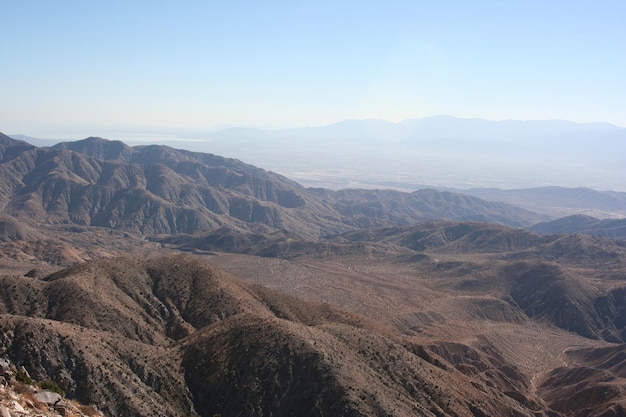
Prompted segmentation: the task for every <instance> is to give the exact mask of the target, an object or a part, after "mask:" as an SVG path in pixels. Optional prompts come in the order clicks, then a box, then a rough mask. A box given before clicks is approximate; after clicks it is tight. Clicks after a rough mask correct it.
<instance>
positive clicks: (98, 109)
mask: <svg viewBox="0 0 626 417" xmlns="http://www.w3.org/2000/svg"><path fill="white" fill-rule="evenodd" d="M625 21H626V1H624V0H615V1H610V0H607V1H603V0H598V1H593V0H588V1H577V0H563V1H559V0H542V1H534V0H526V1H513V0H498V1H486V0H485V1H483V0H475V1H453V0H440V1H439V0H438V1H435V0H432V1H417V0H415V1H393V0H390V1H367V0H361V1H341V0H335V1H324V0H317V1H297V0H292V1H271V0H267V1H235V0H231V1H184V0H182V1H142V0H133V1H126V0H125V1H115V0H107V1H86V0H80V1H70V0H67V1H63V0H56V1H49V0H44V1H33V0H0V22H1V23H0V56H1V57H2V63H1V64H0V131H2V132H4V133H8V134H15V133H22V134H30V135H33V136H36V135H39V136H40V137H42V136H45V135H54V134H62V132H65V133H68V132H70V131H77V130H81V129H83V130H90V131H92V132H91V134H94V135H98V134H99V131H100V130H107V129H108V130H110V129H134V130H137V131H140V130H143V131H153V132H159V131H162V132H168V131H176V130H203V129H215V128H219V127H227V126H248V127H249V126H255V127H262V128H287V127H303V126H318V125H325V124H330V123H333V122H338V121H341V120H345V119H368V118H373V119H386V120H391V121H400V120H404V119H410V118H422V117H427V116H433V115H441V114H446V115H453V116H457V117H480V118H486V119H490V120H503V119H522V120H529V119H565V120H572V121H579V122H590V121H603V122H609V123H613V124H616V125H619V126H626V43H625V42H624V40H625V39H626V24H624V22H625Z"/></svg>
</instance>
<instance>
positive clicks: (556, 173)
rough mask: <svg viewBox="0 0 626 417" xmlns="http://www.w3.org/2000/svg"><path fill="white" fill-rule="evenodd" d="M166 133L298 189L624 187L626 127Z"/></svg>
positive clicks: (359, 126)
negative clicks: (274, 174)
mask: <svg viewBox="0 0 626 417" xmlns="http://www.w3.org/2000/svg"><path fill="white" fill-rule="evenodd" d="M156 133H163V132H156ZM167 133H168V134H169V136H164V135H162V134H161V135H156V134H155V135H154V136H153V138H152V139H151V140H152V143H159V144H162V145H168V146H172V147H176V148H184V149H189V150H193V151H199V152H209V153H213V154H219V155H224V156H229V157H236V158H238V159H241V160H244V161H246V162H247V163H251V164H254V165H256V166H261V167H263V168H265V169H269V170H272V171H274V172H278V173H281V174H283V175H285V176H287V177H289V178H291V179H293V180H296V181H298V182H299V183H301V184H303V185H305V186H313V187H324V188H332V189H342V188H377V189H378V188H394V189H400V190H403V191H414V190H416V189H418V188H424V185H425V184H426V185H429V186H431V187H433V186H437V187H455V188H463V189H468V188H485V187H494V188H501V189H519V188H536V187H543V186H565V187H581V186H582V187H587V188H592V189H600V190H618V191H626V157H625V156H624V155H626V128H623V127H619V126H615V125H611V124H607V123H575V122H569V121H560V120H544V121H522V120H503V121H490V120H484V119H461V118H455V117H451V116H435V117H427V118H423V119H411V120H405V121H402V122H399V123H392V122H388V121H384V120H346V121H342V122H339V123H335V124H332V125H329V126H321V127H309V128H297V129H283V130H262V129H253V128H230V129H225V130H221V131H218V132H211V133H207V132H189V131H188V132H175V131H170V132H167ZM112 137H115V138H118V139H122V140H124V141H126V142H127V143H130V144H141V143H145V142H144V141H145V140H146V135H145V134H141V135H137V136H135V137H133V135H132V134H128V133H124V134H121V135H120V134H114V136H112ZM147 137H150V136H149V134H148V136H147ZM164 137H167V138H168V139H164ZM21 139H26V140H27V141H29V142H30V143H33V144H37V145H39V146H45V144H46V142H45V141H38V140H36V139H33V138H27V137H21ZM155 141H156V142H155ZM47 143H48V144H50V143H51V142H47Z"/></svg>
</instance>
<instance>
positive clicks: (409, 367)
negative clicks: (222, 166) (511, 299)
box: [0, 256, 554, 416]
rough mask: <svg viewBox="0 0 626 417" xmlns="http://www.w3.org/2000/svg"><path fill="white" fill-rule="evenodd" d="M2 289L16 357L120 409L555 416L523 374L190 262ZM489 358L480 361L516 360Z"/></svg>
mask: <svg viewBox="0 0 626 417" xmlns="http://www.w3.org/2000/svg"><path fill="white" fill-rule="evenodd" d="M0 287H1V288H2V291H1V292H0V293H1V294H2V298H1V299H0V313H1V314H0V326H2V329H3V332H2V336H1V338H0V347H1V348H2V350H3V351H4V352H6V353H7V354H8V356H9V357H10V359H11V361H13V362H14V363H16V364H23V365H24V366H26V368H27V370H28V372H29V373H30V374H31V375H32V376H33V377H34V378H36V379H38V380H43V379H51V380H54V381H57V383H58V384H59V385H61V386H62V387H63V389H64V390H65V392H66V393H67V394H68V396H69V397H71V398H76V399H78V400H80V401H82V402H84V403H93V404H97V405H98V406H99V408H101V409H102V410H103V411H104V412H105V413H107V414H113V415H122V416H130V415H137V414H141V415H172V416H174V415H185V414H189V413H190V412H191V413H194V412H195V413H198V414H200V415H201V416H212V415H215V414H223V415H234V416H244V415H250V414H251V413H252V414H254V415H300V416H322V415H347V416H379V415H392V416H405V415H418V416H431V415H433V414H435V415H458V416H475V415H520V416H521V415H531V414H532V415H536V416H542V415H554V414H549V413H548V412H547V411H546V410H542V409H541V405H540V402H539V401H538V400H537V399H535V398H534V397H532V395H530V396H529V395H528V393H527V392H526V389H527V388H526V387H527V385H525V384H526V383H524V382H521V383H519V382H514V381H523V377H522V376H521V375H520V374H519V373H518V371H516V370H515V369H513V368H511V369H510V370H509V371H508V375H509V378H511V379H510V381H509V382H504V380H503V381H501V382H499V383H497V384H492V385H490V386H484V385H482V383H480V381H482V378H483V376H481V375H480V374H473V373H467V372H461V371H460V370H459V369H457V368H456V367H455V366H448V365H445V363H446V362H447V361H448V360H447V359H446V355H447V353H446V352H448V351H449V349H451V348H450V347H447V348H443V347H442V346H440V345H433V346H432V347H428V346H420V345H418V344H415V343H413V342H411V341H408V340H405V341H402V339H401V338H398V337H396V336H394V335H393V334H392V333H390V332H389V330H385V326H382V327H381V325H380V324H375V323H374V322H372V321H370V320H369V319H365V318H363V317H360V316H357V315H354V314H351V313H347V312H345V311H341V310H338V309H337V308H335V307H331V306H329V305H327V304H316V303H311V302H304V301H302V300H298V299H295V298H293V297H291V296H287V295H283V294H280V293H277V292H275V291H273V290H269V289H265V288H262V287H258V286H252V285H249V284H244V283H243V282H241V281H239V280H237V279H235V278H234V277H232V276H230V275H229V274H227V273H226V272H224V271H222V270H220V269H218V268H216V267H215V266H212V265H210V264H208V263H206V262H204V261H200V260H199V259H197V258H192V257H190V256H177V257H161V258H159V259H149V260H136V259H135V260H131V259H115V260H109V261H99V262H89V263H85V264H82V265H78V266H76V267H73V268H69V269H65V270H62V271H60V272H58V273H55V274H53V275H50V276H48V277H46V278H45V279H43V280H34V279H32V278H26V277H16V276H3V277H0ZM438 346H439V347H438ZM429 352H430V353H429ZM418 353H419V354H418ZM420 355H421V356H420ZM475 355H476V357H475V359H474V365H475V366H480V367H483V368H484V369H492V368H493V370H494V372H496V368H497V367H498V366H501V365H502V364H501V363H499V362H497V360H496V359H492V360H496V362H494V363H491V362H490V360H487V359H486V357H485V358H483V355H485V353H479V352H476V353H475ZM424 358H427V359H426V360H425V359H424ZM481 358H482V359H481ZM452 359H453V356H450V360H452ZM431 362H432V363H431ZM505 379H506V378H505ZM446 381H454V383H448V382H446ZM504 389H508V390H512V391H514V392H519V394H517V395H518V396H520V397H522V396H523V397H524V398H527V399H525V400H524V401H525V402H524V403H520V402H518V401H517V400H514V399H513V398H512V394H511V395H502V393H501V391H500V390H504ZM516 410H517V411H516Z"/></svg>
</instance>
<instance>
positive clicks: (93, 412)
mask: <svg viewBox="0 0 626 417" xmlns="http://www.w3.org/2000/svg"><path fill="white" fill-rule="evenodd" d="M78 409H79V410H80V412H81V413H83V414H84V415H86V416H89V417H96V416H99V415H100V413H99V412H98V410H97V409H96V407H94V406H93V405H81V406H79V407H78Z"/></svg>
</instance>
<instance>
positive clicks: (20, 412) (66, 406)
mask: <svg viewBox="0 0 626 417" xmlns="http://www.w3.org/2000/svg"><path fill="white" fill-rule="evenodd" d="M0 371H1V372H2V380H0V382H1V383H0V416H2V417H13V416H21V417H27V416H38V417H59V416H63V417H67V416H74V417H100V416H102V417H103V416H104V415H103V414H102V413H101V412H100V411H98V409H97V407H95V406H86V405H83V404H80V403H78V402H76V401H72V400H68V399H65V398H63V396H62V395H60V394H58V393H56V392H52V391H46V390H44V389H41V388H39V387H37V386H36V385H35V384H34V383H32V382H29V383H25V382H20V381H17V380H16V377H17V379H21V380H22V381H24V375H26V376H27V374H25V373H24V371H23V370H21V371H18V370H17V369H16V367H15V366H14V365H13V364H12V363H11V362H10V361H9V360H8V359H6V358H0ZM20 372H21V374H22V376H21V377H20Z"/></svg>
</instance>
